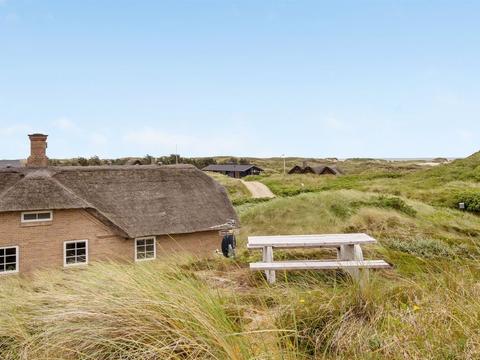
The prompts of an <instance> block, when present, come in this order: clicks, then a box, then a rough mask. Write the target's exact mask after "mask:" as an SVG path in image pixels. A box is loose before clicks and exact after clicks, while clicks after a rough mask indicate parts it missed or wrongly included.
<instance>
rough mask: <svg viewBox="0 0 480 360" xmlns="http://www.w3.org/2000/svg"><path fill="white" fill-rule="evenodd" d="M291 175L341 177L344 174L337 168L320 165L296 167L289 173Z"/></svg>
mask: <svg viewBox="0 0 480 360" xmlns="http://www.w3.org/2000/svg"><path fill="white" fill-rule="evenodd" d="M288 173H289V174H317V175H328V174H331V175H341V174H342V172H341V171H340V169H338V168H337V167H336V166H330V165H318V166H308V165H307V166H304V167H301V166H299V165H295V166H294V167H293V168H291V169H290V171H289V172H288Z"/></svg>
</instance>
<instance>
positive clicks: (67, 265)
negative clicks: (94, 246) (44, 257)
mask: <svg viewBox="0 0 480 360" xmlns="http://www.w3.org/2000/svg"><path fill="white" fill-rule="evenodd" d="M79 242H84V243H85V262H82V263H74V264H67V244H74V243H79ZM85 265H88V239H85V240H68V241H64V242H63V267H75V266H85Z"/></svg>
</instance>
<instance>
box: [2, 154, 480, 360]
mask: <svg viewBox="0 0 480 360" xmlns="http://www.w3.org/2000/svg"><path fill="white" fill-rule="evenodd" d="M278 164H279V163H278V162H277V163H274V164H273V166H272V167H275V166H276V167H277V168H278ZM475 164H477V159H476V157H474V158H473V159H468V160H466V161H465V162H455V163H453V164H451V165H448V166H441V167H440V166H439V167H437V168H434V169H431V170H419V171H418V172H416V173H411V169H405V168H402V167H400V169H398V168H394V169H390V170H385V169H384V168H381V169H380V170H375V171H367V172H363V173H362V172H358V173H351V174H350V175H347V176H344V177H339V178H329V177H314V176H291V177H286V178H284V177H283V176H282V175H279V174H278V173H277V174H275V173H272V174H270V175H268V176H265V177H261V178H260V179H261V181H263V182H265V183H267V184H269V185H270V186H272V189H273V190H274V191H275V192H276V193H277V194H280V195H289V196H285V197H279V198H276V199H273V200H270V201H267V202H263V203H246V204H243V205H240V206H238V207H237V209H238V212H239V214H240V218H241V222H242V226H243V227H242V231H241V234H240V236H239V243H240V250H239V256H238V259H237V260H236V261H231V260H227V259H224V258H221V257H218V258H215V259H213V260H211V261H205V260H202V259H178V261H175V262H176V263H177V264H178V263H182V265H175V266H173V267H168V266H162V264H160V263H150V264H142V265H143V266H139V265H136V266H125V265H123V266H120V265H95V266H94V267H91V268H90V269H88V270H86V271H72V272H66V273H63V272H46V273H39V274H38V275H37V277H36V278H35V279H34V280H33V281H31V280H28V279H17V278H8V279H5V281H4V282H3V283H2V291H1V292H0V308H1V311H0V321H1V322H2V324H3V326H2V328H1V329H0V358H3V359H17V358H21V357H22V356H23V357H24V358H35V359H47V358H72V359H87V358H94V359H117V358H124V359H135V358H144V359H154V358H159V357H162V358H166V359H176V358H179V359H180V358H205V359H206V358H215V359H227V358H228V359H230V358H231V359H252V358H253V359H255V358H257V359H307V358H314V357H317V358H327V359H336V358H341V359H354V358H359V359H383V358H388V359H412V358H422V359H455V358H458V359H464V358H465V359H469V358H471V359H474V358H479V357H480V334H479V332H478V324H479V323H480V300H479V299H480V287H479V286H478V284H479V282H480V271H479V270H480V262H479V260H478V256H479V251H480V249H479V243H480V220H479V218H478V216H475V215H472V214H468V213H463V212H460V211H457V210H453V209H449V208H446V207H443V206H432V205H431V204H433V203H436V200H435V199H434V197H435V196H436V191H437V192H438V191H439V190H441V191H446V189H449V187H451V186H457V185H452V184H459V183H461V184H467V185H465V186H469V187H472V188H474V187H475V186H477V184H478V183H475V182H474V178H472V179H471V174H467V175H459V173H461V174H464V173H468V172H471V173H475V171H476V166H478V165H475ZM382 166H383V165H382ZM358 168H361V166H359V167H358ZM372 174H373V175H372ZM392 174H393V175H392ZM220 180H221V181H222V182H223V181H224V180H227V182H224V183H225V184H226V185H227V187H228V186H230V185H229V184H228V179H223V178H222V179H220ZM424 182H425V183H426V184H428V186H425V185H424ZM302 184H303V186H302ZM235 186H236V185H234V186H233V187H234V188H235ZM462 186H463V185H462ZM305 188H307V189H308V190H307V191H309V192H305V191H306V190H305ZM229 192H230V194H231V196H232V197H235V196H239V197H241V196H243V195H241V192H242V191H241V190H238V192H237V190H234V191H232V190H230V191H229ZM302 192H305V193H302ZM238 193H240V195H237V194H238ZM295 194H298V195H295ZM386 194H387V197H385V195H386ZM392 194H397V195H402V196H403V197H401V198H399V199H397V200H395V201H392V200H391V197H392ZM382 195H383V197H382ZM432 197H433V198H432ZM419 199H420V200H419ZM421 200H423V201H421ZM344 231H346V232H353V231H362V232H367V233H369V234H372V235H374V236H375V237H377V238H378V239H379V244H378V245H376V246H371V247H368V248H367V249H366V251H365V253H366V256H367V257H372V258H373V257H378V258H383V259H386V260H387V261H390V262H391V263H393V264H394V265H395V267H394V269H392V270H382V271H376V272H371V273H370V281H369V283H368V285H367V286H366V287H365V288H364V289H359V288H357V287H356V286H355V285H353V284H352V283H351V282H350V280H349V279H348V277H346V276H344V275H343V274H341V273H335V272H318V273H305V272H299V273H295V272H291V273H287V274H281V273H279V275H278V283H277V284H276V285H274V286H269V285H268V284H266V283H265V282H264V281H263V277H262V275H261V274H259V273H251V272H250V271H248V268H247V264H248V262H250V261H254V260H256V259H258V258H259V256H260V255H259V254H258V253H255V252H248V251H246V250H245V249H244V248H243V247H242V245H243V244H244V241H245V238H246V236H247V235H248V234H288V233H315V232H320V233H328V232H344ZM314 254H315V255H318V256H326V255H327V252H314ZM311 255H313V254H311ZM331 255H333V254H330V255H329V256H331ZM276 256H277V257H278V258H287V257H302V256H305V254H304V253H303V252H302V251H300V252H298V253H291V252H288V253H287V252H278V253H276Z"/></svg>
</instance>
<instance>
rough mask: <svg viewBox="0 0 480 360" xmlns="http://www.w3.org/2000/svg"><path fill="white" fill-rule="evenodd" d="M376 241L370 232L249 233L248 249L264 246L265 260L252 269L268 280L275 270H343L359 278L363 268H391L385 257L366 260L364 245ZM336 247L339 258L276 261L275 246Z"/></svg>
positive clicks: (286, 247)
mask: <svg viewBox="0 0 480 360" xmlns="http://www.w3.org/2000/svg"><path fill="white" fill-rule="evenodd" d="M376 242H377V241H376V240H375V239H374V238H372V237H371V236H368V235H367V234H324V235H323V234H322V235H277V236H249V237H248V244H247V248H248V249H261V250H262V253H263V261H262V262H255V263H251V264H250V269H251V270H262V271H265V275H266V277H267V281H268V282H269V283H274V282H275V271H276V270H327V269H343V270H345V271H347V272H348V273H350V275H351V276H352V277H353V278H354V279H355V280H360V269H381V268H389V267H390V264H388V263H387V262H385V261H383V260H364V259H363V252H362V248H361V246H362V245H365V244H374V243H376ZM274 248H277V249H292V248H336V249H337V259H332V260H287V261H273V249H274Z"/></svg>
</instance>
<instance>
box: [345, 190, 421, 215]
mask: <svg viewBox="0 0 480 360" xmlns="http://www.w3.org/2000/svg"><path fill="white" fill-rule="evenodd" d="M354 205H356V206H375V207H379V208H384V209H393V210H397V211H399V212H402V213H404V214H406V215H409V216H415V215H416V214H417V211H416V210H415V209H414V208H413V207H411V206H410V205H408V204H407V203H406V202H405V201H403V200H402V199H401V198H399V197H396V196H384V195H382V196H379V197H377V198H374V199H373V200H370V201H359V202H356V203H355V204H354Z"/></svg>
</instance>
